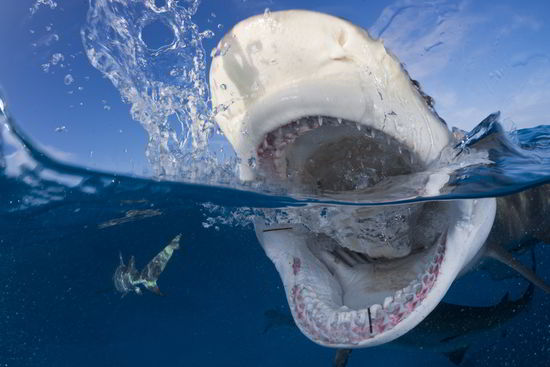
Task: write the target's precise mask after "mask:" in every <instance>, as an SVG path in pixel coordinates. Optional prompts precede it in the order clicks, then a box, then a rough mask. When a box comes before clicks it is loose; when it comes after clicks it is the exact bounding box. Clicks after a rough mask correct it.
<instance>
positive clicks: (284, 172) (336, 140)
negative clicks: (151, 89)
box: [257, 116, 423, 192]
mask: <svg viewBox="0 0 550 367" xmlns="http://www.w3.org/2000/svg"><path fill="white" fill-rule="evenodd" d="M257 156H258V158H259V165H260V169H261V171H262V172H264V173H266V172H267V173H268V174H269V176H270V178H273V177H279V179H280V180H282V181H284V182H285V183H287V184H288V183H291V184H292V186H293V187H294V188H296V187H300V188H301V189H302V190H304V191H314V192H342V191H355V190H359V189H364V188H367V187H372V186H374V185H376V184H378V183H380V181H383V180H384V179H385V178H387V177H392V176H398V175H407V174H410V173H412V172H415V171H418V170H420V169H422V168H423V167H422V164H421V162H420V160H419V159H418V157H416V156H415V154H414V153H412V152H411V151H410V150H409V149H408V148H407V147H406V146H404V145H403V144H401V143H400V142H398V141H397V140H396V139H394V138H393V137H391V136H390V135H387V134H385V133H384V132H382V131H379V130H376V129H372V128H370V127H367V126H365V125H361V124H358V123H355V122H352V121H348V120H345V119H341V118H334V117H326V116H313V117H304V118H300V119H298V120H295V121H292V122H291V123H288V124H286V125H283V126H282V127H280V128H277V129H275V130H274V131H271V132H269V133H268V134H266V135H265V138H264V139H263V141H262V143H261V144H260V145H259V147H258V149H257Z"/></svg>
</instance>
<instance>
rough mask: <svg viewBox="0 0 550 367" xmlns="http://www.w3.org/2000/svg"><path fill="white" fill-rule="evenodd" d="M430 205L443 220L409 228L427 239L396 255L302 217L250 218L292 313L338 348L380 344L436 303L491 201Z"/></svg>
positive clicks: (478, 239)
mask: <svg viewBox="0 0 550 367" xmlns="http://www.w3.org/2000/svg"><path fill="white" fill-rule="evenodd" d="M425 205H426V204H425ZM428 205H431V206H432V208H431V209H433V210H436V211H437V212H438V213H439V214H440V216H443V217H445V218H446V221H445V223H440V224H439V225H436V226H434V227H432V228H431V229H428V227H429V226H425V227H424V228H415V230H416V231H422V230H426V231H430V232H431V233H429V234H426V233H425V234H424V235H425V238H424V240H426V241H428V240H427V238H428V237H429V238H433V240H432V241H430V242H424V246H423V245H422V244H420V243H414V242H413V243H414V246H411V248H412V250H411V251H410V252H409V254H408V255H403V254H401V255H400V256H394V257H377V258H373V257H371V256H369V255H368V254H367V253H366V252H365V251H354V250H351V249H349V248H348V247H347V246H342V243H340V242H339V241H337V240H336V239H335V238H333V237H330V236H327V235H326V234H324V233H318V232H313V231H311V230H310V228H308V227H307V226H304V225H301V224H299V225H293V226H292V229H282V230H272V229H270V228H266V227H265V226H263V224H261V223H257V224H256V233H257V235H258V238H259V240H260V243H261V244H262V246H263V248H264V250H265V252H266V254H267V255H268V257H269V258H270V259H271V260H272V261H273V263H274V264H275V266H276V268H277V271H278V272H279V275H280V277H281V280H282V282H283V284H284V287H285V291H286V296H287V300H288V304H289V307H290V309H291V311H292V315H293V317H294V320H295V322H296V324H297V325H298V327H299V328H300V330H301V331H302V332H303V333H304V334H305V335H306V336H307V337H308V338H310V339H311V340H312V341H314V342H316V343H318V344H320V345H323V346H328V347H337V348H361V347H368V346H374V345H379V344H382V343H386V342H389V341H391V340H393V339H395V338H397V337H399V336H401V335H403V334H405V333H406V332H407V331H409V330H410V329H412V328H413V327H414V326H416V325H417V324H418V323H420V322H421V321H422V320H423V319H424V318H425V317H426V316H427V315H428V314H429V313H430V312H431V311H432V310H433V309H434V308H435V306H437V304H438V303H439V302H440V301H441V299H442V298H443V296H444V295H445V293H446V291H447V290H448V288H449V287H450V285H451V283H452V282H453V281H454V280H455V279H456V277H457V276H458V274H459V273H460V272H461V271H462V270H463V269H464V268H465V267H467V266H468V264H469V263H470V262H472V261H474V259H475V257H476V254H477V253H478V252H479V250H480V248H481V246H482V245H483V242H484V241H485V238H486V236H487V234H488V231H489V229H490V227H491V224H492V220H493V217H494V211H495V202H494V200H493V199H483V200H478V201H474V200H471V201H460V202H458V201H457V202H448V203H432V204H428ZM421 210H422V211H424V210H426V209H421ZM428 210H430V209H428ZM413 237H414V236H413ZM388 247H391V244H389V245H388Z"/></svg>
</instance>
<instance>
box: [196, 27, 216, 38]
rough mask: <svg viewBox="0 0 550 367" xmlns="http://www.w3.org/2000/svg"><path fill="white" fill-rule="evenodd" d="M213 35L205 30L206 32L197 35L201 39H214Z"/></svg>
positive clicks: (208, 30) (210, 31) (212, 32)
mask: <svg viewBox="0 0 550 367" xmlns="http://www.w3.org/2000/svg"><path fill="white" fill-rule="evenodd" d="M214 35H215V33H214V31H212V30H210V29H207V30H206V31H204V32H201V33H199V37H200V38H203V39H204V38H206V39H208V38H212V37H214Z"/></svg>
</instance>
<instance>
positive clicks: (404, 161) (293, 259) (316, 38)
mask: <svg viewBox="0 0 550 367" xmlns="http://www.w3.org/2000/svg"><path fill="white" fill-rule="evenodd" d="M210 87H211V94H212V102H213V105H214V106H215V107H216V110H217V115H216V120H217V122H218V124H219V126H220V128H221V129H222V131H223V132H224V134H225V136H226V137H227V139H228V140H229V142H230V143H231V144H232V145H233V147H234V149H235V151H236V153H237V155H238V156H239V158H240V160H241V162H242V163H241V166H240V176H241V178H242V179H243V180H253V179H256V178H258V177H260V176H261V177H262V179H267V180H271V181H277V182H278V183H279V184H281V185H286V187H287V188H288V189H289V190H293V189H295V188H299V190H301V191H304V190H305V191H308V190H309V191H313V192H319V191H321V192H331V193H339V192H348V193H349V192H353V191H354V190H356V189H357V188H365V187H369V188H373V189H376V188H377V184H379V183H380V182H382V181H384V180H386V179H388V178H391V177H396V176H402V175H406V174H409V173H415V172H417V171H420V170H423V169H425V167H427V166H428V165H430V164H432V163H433V162H434V161H435V160H437V159H438V157H439V155H440V153H441V151H442V149H443V148H444V147H445V146H447V145H448V144H449V142H450V134H449V131H448V129H447V127H446V125H445V124H444V123H443V122H442V120H441V119H440V118H439V117H438V116H437V114H436V113H435V112H434V111H433V108H432V105H431V100H430V99H429V98H428V97H426V96H425V95H424V94H423V93H422V92H421V91H420V89H419V87H418V84H417V83H415V82H413V81H412V80H411V79H410V78H409V76H408V74H407V72H406V71H405V70H404V69H403V67H402V66H401V64H400V63H399V61H398V60H396V58H395V57H393V56H392V55H391V54H390V53H388V51H387V50H386V49H385V47H384V45H383V44H382V42H380V41H377V40H373V39H372V38H370V36H369V35H368V33H367V32H366V31H365V30H363V29H361V28H359V27H357V26H355V25H353V24H351V23H349V22H347V21H345V20H342V19H340V18H336V17H333V16H329V15H325V14H320V13H315V12H309V11H283V12H274V13H270V14H266V15H261V16H256V17H252V18H249V19H247V20H245V21H243V22H241V23H239V24H237V25H236V26H235V27H234V28H233V29H232V30H231V31H230V32H229V33H228V34H227V35H226V36H225V37H224V38H223V39H222V41H221V42H220V44H219V46H218V48H217V50H216V57H214V59H213V61H212V66H211V72H210ZM252 162H255V164H251V163H252ZM494 215H495V201H494V200H493V199H484V200H470V201H460V202H458V201H457V202H440V203H428V204H414V205H408V206H397V207H385V208H360V209H357V208H351V207H348V208H335V209H334V210H333V211H331V212H330V214H329V215H326V216H325V217H324V219H323V221H324V222H323V223H322V224H321V225H319V223H317V224H316V225H313V224H312V225H305V226H302V225H295V226H292V229H283V230H273V228H269V229H268V228H265V227H264V226H263V225H262V224H261V223H257V225H256V231H257V235H258V238H259V240H260V242H261V244H262V246H263V247H264V250H265V251H266V254H267V255H268V256H269V257H270V258H271V260H272V261H273V262H274V263H275V266H276V268H277V270H278V272H279V274H280V276H281V279H282V281H283V283H284V286H285V290H286V295H287V299H288V302H289V306H290V308H291V311H292V315H293V317H294V319H295V321H296V323H297V325H298V326H299V327H300V329H301V331H302V332H303V333H304V334H305V335H306V336H308V337H309V338H310V339H311V340H313V341H314V342H316V343H319V344H321V345H325V346H332V347H366V346H372V345H377V344H381V343H385V342H388V341H391V340H393V339H395V338H397V337H398V336H400V335H402V334H404V333H405V332H407V331H408V330H410V329H411V328H413V327H414V326H415V325H417V324H418V323H419V322H420V321H422V320H423V319H424V318H425V317H426V316H427V315H428V314H429V313H430V312H431V310H433V309H434V308H435V306H436V305H437V304H438V303H439V302H440V300H441V299H442V298H443V296H444V294H445V293H446V291H447V290H448V288H449V286H450V285H451V283H452V282H453V280H454V279H455V278H456V277H457V275H458V274H459V273H460V272H461V271H462V270H463V269H464V268H465V267H466V266H467V265H468V264H470V263H471V262H472V261H473V260H474V259H475V257H476V255H477V254H478V253H479V250H480V248H481V247H482V245H483V244H484V242H485V239H486V238H487V235H488V232H489V230H490V228H491V226H492V222H493V219H494ZM302 222H303V223H307V222H308V219H307V218H304V220H303V221H302Z"/></svg>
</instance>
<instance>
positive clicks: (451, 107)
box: [0, 0, 550, 175]
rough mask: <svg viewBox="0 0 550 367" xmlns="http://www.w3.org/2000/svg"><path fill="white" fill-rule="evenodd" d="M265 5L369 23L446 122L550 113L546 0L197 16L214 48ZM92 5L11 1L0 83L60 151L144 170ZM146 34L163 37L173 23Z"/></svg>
mask: <svg viewBox="0 0 550 367" xmlns="http://www.w3.org/2000/svg"><path fill="white" fill-rule="evenodd" d="M157 1H160V0H157ZM53 3H55V4H57V6H55V7H54V8H51V6H50V5H49V4H53ZM434 4H435V5H434ZM33 6H35V9H36V11H35V12H34V14H31V11H30V8H32V7H33ZM265 8H270V9H271V10H279V9H290V8H305V9H312V10H318V11H323V12H327V13H331V14H334V15H338V16H341V17H344V18H346V19H348V20H350V21H352V22H354V23H356V24H358V25H361V26H363V27H365V28H368V29H369V31H370V32H371V34H373V35H374V36H380V37H381V38H382V39H384V42H385V44H386V46H387V47H388V48H390V49H391V50H392V52H393V53H395V54H396V55H397V56H398V57H399V59H400V60H401V61H402V62H404V63H405V64H406V66H407V69H408V70H409V72H410V74H411V76H412V77H413V78H415V79H418V80H419V81H420V82H421V84H422V86H423V87H424V89H425V91H426V92H427V93H428V94H430V95H432V96H433V97H434V98H435V100H436V107H437V110H438V112H439V113H440V114H441V115H442V116H443V117H444V118H445V119H446V120H447V121H448V123H449V125H450V126H458V127H461V128H463V129H470V128H472V127H473V126H475V125H476V124H477V123H478V122H479V121H480V120H481V119H483V118H484V117H485V116H486V115H488V114H489V113H491V112H494V111H496V110H501V111H502V114H503V115H502V116H503V123H504V125H505V128H507V129H511V128H522V127H529V126H535V125H539V124H548V123H550V121H549V120H550V116H549V113H548V108H547V106H546V105H547V104H548V101H550V87H549V85H550V42H548V39H549V36H550V28H549V25H548V21H549V20H550V3H548V2H546V1H522V2H519V1H499V2H498V3H496V2H479V1H431V2H426V1H403V0H401V1H364V0H349V1H345V0H343V1H328V0H318V1H316V0H308V1H290V0H284V1H277V0H257V1H255V0H203V1H202V3H201V5H200V7H199V10H198V12H197V14H196V15H195V17H194V18H193V20H194V22H195V23H196V24H197V25H198V26H199V29H200V30H201V31H202V30H207V29H210V30H212V31H213V32H214V36H213V37H212V38H211V39H206V40H204V47H205V50H206V52H207V54H209V53H210V50H211V49H212V48H213V47H214V46H215V45H216V44H217V42H218V40H219V39H220V38H221V37H222V36H223V34H224V33H225V32H226V31H227V29H229V28H230V27H231V26H232V25H233V24H235V23H236V22H238V21H239V20H241V19H244V18H246V17H248V16H250V15H253V14H257V13H261V12H263V10H264V9H265ZM87 10H88V2H87V1H72V0H55V1H53V0H50V1H48V0H42V1H40V2H37V1H36V0H21V1H14V0H12V1H6V2H5V4H3V6H2V12H1V13H0V44H1V45H2V54H1V57H0V86H2V88H3V90H4V94H5V95H6V96H7V99H8V103H9V108H10V110H11V113H12V114H13V116H14V117H15V118H16V120H17V122H18V124H19V125H20V126H22V127H23V129H24V131H25V132H26V133H27V134H28V135H30V136H31V137H32V138H33V140H35V141H36V142H38V143H39V144H40V145H41V146H42V147H43V149H45V150H46V151H48V152H49V153H50V154H52V155H53V156H54V157H57V158H59V159H62V160H65V161H69V162H72V163H77V164H80V165H84V166H87V167H91V168H96V169H104V170H109V171H118V172H132V173H134V174H139V175H141V174H144V173H145V174H147V172H148V171H147V168H146V167H147V164H146V159H145V156H144V151H145V145H146V143H147V136H146V133H145V131H144V129H143V128H142V127H141V126H140V125H139V123H137V122H136V121H133V120H132V119H131V117H130V114H129V109H130V106H129V105H128V104H125V103H123V102H122V101H121V97H120V93H119V91H118V90H117V89H116V88H115V87H114V86H113V85H112V83H111V82H110V81H109V80H108V79H106V78H104V77H103V76H102V74H101V73H100V72H99V71H97V70H96V69H95V68H93V67H92V66H91V65H90V62H89V61H88V58H87V56H86V54H85V52H84V48H83V45H82V41H81V37H80V30H81V28H82V26H83V25H84V23H85V19H86V18H85V17H86V12H87ZM213 14H214V15H213ZM218 24H221V26H218ZM145 37H149V38H148V39H152V40H153V42H154V41H157V42H161V41H163V40H164V39H163V37H165V35H163V34H162V33H161V32H157V34H154V33H153V34H149V35H144V38H145ZM59 55H62V57H60V56H59ZM209 60H210V58H209V57H208V60H207V62H208V63H209ZM47 64H49V67H48V66H47ZM67 75H70V77H67ZM149 172H150V171H149Z"/></svg>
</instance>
